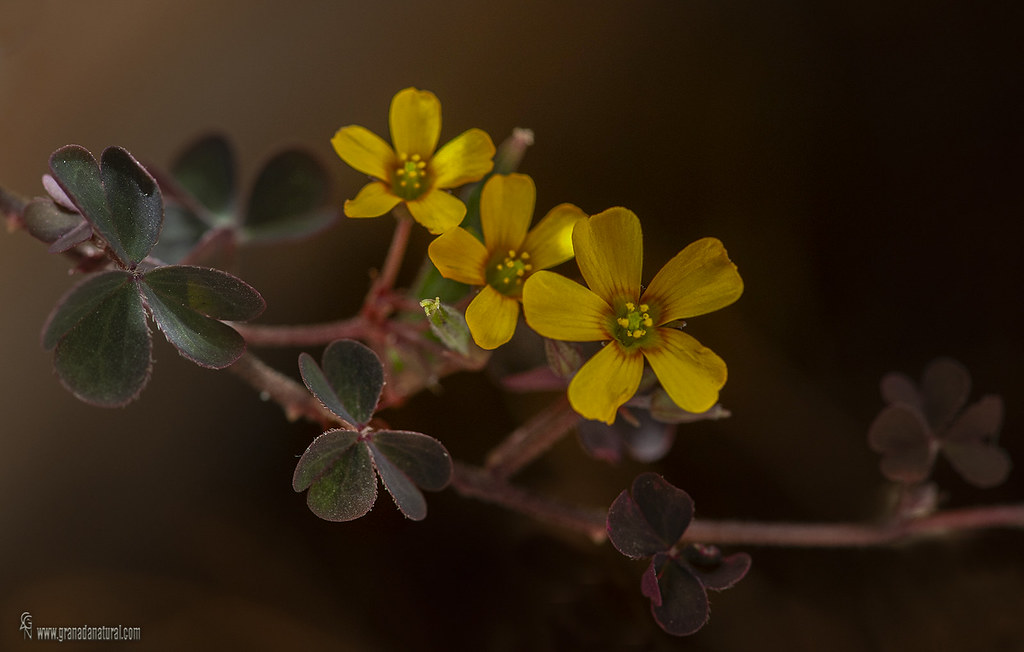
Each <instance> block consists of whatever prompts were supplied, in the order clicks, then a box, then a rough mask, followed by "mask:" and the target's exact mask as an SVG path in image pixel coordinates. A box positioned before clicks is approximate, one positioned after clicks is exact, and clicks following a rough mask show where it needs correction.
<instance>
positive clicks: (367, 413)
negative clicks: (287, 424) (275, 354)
mask: <svg viewBox="0 0 1024 652" xmlns="http://www.w3.org/2000/svg"><path fill="white" fill-rule="evenodd" d="M299 371H300V372H301V373H302V380H303V382H305V383H306V387H308V388H309V391H311V392H312V393H313V395H314V396H316V397H317V398H318V399H320V402H321V403H323V404H324V405H325V406H326V407H327V409H329V410H331V411H332V412H334V413H335V414H337V415H338V416H339V417H341V418H342V419H345V420H346V421H348V422H349V423H351V424H353V425H360V426H361V425H365V424H366V423H367V422H369V421H370V419H371V418H372V417H373V412H374V410H375V409H376V408H377V400H378V399H379V398H380V392H381V389H382V388H383V387H384V368H383V366H382V365H381V363H380V360H379V359H378V358H377V354H375V353H374V352H373V351H371V350H370V349H369V348H367V347H366V346H365V345H363V344H360V343H359V342H356V341H355V340H337V341H335V342H331V343H330V344H329V345H328V346H327V348H326V349H324V354H323V357H322V359H321V366H320V367H318V366H317V365H316V362H314V361H313V358H312V357H311V356H310V355H308V354H306V353H303V354H301V355H300V356H299Z"/></svg>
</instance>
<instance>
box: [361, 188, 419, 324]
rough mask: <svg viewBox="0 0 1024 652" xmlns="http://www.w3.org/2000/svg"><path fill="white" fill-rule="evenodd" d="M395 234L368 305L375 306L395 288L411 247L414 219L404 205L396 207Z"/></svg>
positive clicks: (367, 299)
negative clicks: (378, 297)
mask: <svg viewBox="0 0 1024 652" xmlns="http://www.w3.org/2000/svg"><path fill="white" fill-rule="evenodd" d="M394 212H395V217H396V219H397V223H396V224H395V232H394V233H393V234H392V235H391V245H390V246H389V247H388V253H387V257H386V258H385V259H384V266H383V267H382V268H381V270H380V275H379V276H378V277H377V279H376V280H375V281H374V282H373V287H372V288H370V294H369V296H367V298H366V303H367V304H370V305H372V304H375V303H376V298H377V296H379V295H381V294H385V293H387V292H389V291H391V289H393V288H394V287H395V280H396V279H397V278H398V271H399V270H400V269H401V267H402V259H403V258H405V250H406V247H408V245H409V234H410V233H412V217H410V216H409V214H408V210H406V209H405V206H404V205H403V204H399V205H398V206H396V207H395V211H394Z"/></svg>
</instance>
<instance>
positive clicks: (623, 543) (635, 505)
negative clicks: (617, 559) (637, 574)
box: [607, 472, 693, 559]
mask: <svg viewBox="0 0 1024 652" xmlns="http://www.w3.org/2000/svg"><path fill="white" fill-rule="evenodd" d="M692 518H693V501H692V500H691V499H690V496H689V495H687V493H686V492H685V491H683V490H682V489H678V488H676V487H673V486H672V485H671V484H669V483H668V482H666V481H665V479H664V478H662V477H661V476H660V475H658V474H656V473H649V472H648V473H642V474H640V475H639V476H637V477H636V479H635V480H633V486H632V492H626V491H623V492H622V493H621V494H619V496H618V497H617V498H616V499H615V502H613V503H612V506H611V508H610V509H609V510H608V521H607V529H608V538H609V539H610V540H611V542H612V545H614V546H615V548H616V549H617V550H618V551H619V552H621V553H622V554H624V555H626V556H627V557H632V558H634V559H639V558H642V557H650V556H653V555H655V554H657V553H659V552H665V551H667V550H669V549H670V548H671V547H672V546H673V545H675V543H676V542H677V541H678V540H679V539H680V538H681V537H682V536H683V532H685V531H686V528H687V526H689V524H690V521H691V520H692Z"/></svg>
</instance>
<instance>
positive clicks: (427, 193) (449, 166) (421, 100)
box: [331, 88, 495, 233]
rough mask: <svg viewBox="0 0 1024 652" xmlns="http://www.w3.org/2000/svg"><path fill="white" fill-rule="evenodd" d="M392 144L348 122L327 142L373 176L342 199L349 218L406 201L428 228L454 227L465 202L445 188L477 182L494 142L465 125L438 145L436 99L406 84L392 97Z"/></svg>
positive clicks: (369, 214) (374, 214)
mask: <svg viewBox="0 0 1024 652" xmlns="http://www.w3.org/2000/svg"><path fill="white" fill-rule="evenodd" d="M389 124H390V128H391V141H392V143H393V144H394V149H392V148H391V145H388V143H387V142H385V141H384V139H382V138H381V137H380V136H378V135H376V134H374V133H373V132H372V131H370V130H369V129H366V128H365V127H360V126H358V125H349V126H347V127H342V128H341V129H339V130H338V131H337V133H335V134H334V138H332V139H331V145H333V146H334V151H336V152H337V153H338V156H340V157H341V159H342V160H343V161H345V162H346V163H348V164H349V165H351V166H352V167H354V168H355V169H357V170H359V171H360V172H363V173H365V174H368V175H370V176H371V177H374V178H375V179H377V181H373V182H371V183H369V184H367V185H365V186H363V189H362V190H360V191H359V194H357V195H356V197H355V199H350V200H348V201H346V202H345V207H344V211H345V215H347V216H348V217H378V216H380V215H383V214H384V213H387V212H388V211H389V210H391V209H392V208H394V207H395V206H397V205H398V204H399V203H401V202H405V205H406V207H408V209H409V213H410V214H411V215H412V216H413V218H414V219H415V220H416V221H417V222H419V223H420V224H422V225H423V226H425V227H427V228H428V229H429V230H430V232H431V233H443V232H445V231H447V230H448V229H450V228H452V227H455V226H457V225H458V224H459V223H460V222H461V221H462V218H463V217H465V215H466V205H465V204H463V203H462V202H461V201H460V200H459V199H458V198H457V197H455V196H453V195H451V194H450V193H447V192H445V191H444V189H446V188H455V187H457V186H461V185H463V184H465V183H469V182H471V181H479V180H480V179H482V178H483V176H484V175H485V174H487V173H488V172H490V171H491V168H492V167H493V166H494V162H493V161H492V159H493V158H494V152H495V148H494V143H493V142H491V137H490V136H488V135H487V133H486V132H484V131H482V130H480V129H470V130H468V131H465V132H463V133H462V134H460V135H459V136H456V137H455V138H454V139H452V140H451V141H449V142H448V143H447V144H446V145H444V146H443V147H441V149H438V150H437V151H436V152H435V151H434V150H435V149H436V148H437V141H438V138H439V137H440V136H441V102H440V101H439V100H438V99H437V97H436V96H435V95H434V94H433V93H431V92H430V91H421V90H417V89H415V88H406V89H405V90H402V91H399V92H398V93H397V94H396V95H395V97H394V98H393V99H392V100H391V111H390V114H389Z"/></svg>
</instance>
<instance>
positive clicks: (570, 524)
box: [452, 462, 606, 543]
mask: <svg viewBox="0 0 1024 652" xmlns="http://www.w3.org/2000/svg"><path fill="white" fill-rule="evenodd" d="M452 487H453V488H454V489H455V491H457V492H458V493H459V494H461V495H463V496H466V497H470V498H477V499H479V500H483V501H485V502H489V503H494V504H496V505H501V506H502V507H507V508H508V509H511V510H513V511H516V512H519V513H520V514H525V515H526V516H531V517H533V518H536V519H537V520H539V521H543V522H545V523H549V524H551V525H556V526H558V527H562V528H566V529H569V530H574V531H576V532H579V533H581V534H584V535H586V536H588V537H590V539H591V540H593V541H594V542H595V543H601V542H602V541H604V539H605V536H606V535H605V524H604V522H605V513H604V512H603V511H600V510H593V509H584V508H577V507H572V506H569V505H566V504H564V503H560V502H558V501H554V500H551V499H550V498H547V497H545V496H539V495H537V494H534V493H532V492H529V491H527V490H525V489H522V488H520V487H516V486H515V485H512V484H510V483H508V482H507V481H506V480H505V479H504V478H499V477H498V476H496V475H494V474H493V473H491V472H490V471H487V470H485V469H481V468H479V467H474V466H470V465H468V464H463V463H461V462H456V463H455V472H454V473H453V475H452Z"/></svg>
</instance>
